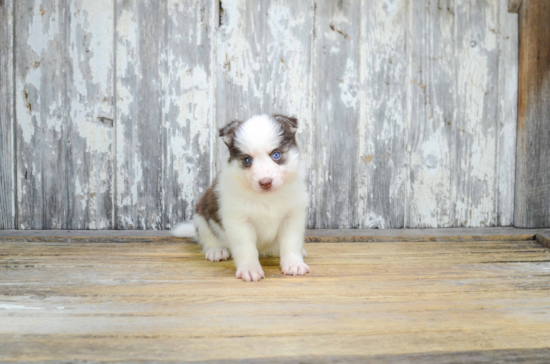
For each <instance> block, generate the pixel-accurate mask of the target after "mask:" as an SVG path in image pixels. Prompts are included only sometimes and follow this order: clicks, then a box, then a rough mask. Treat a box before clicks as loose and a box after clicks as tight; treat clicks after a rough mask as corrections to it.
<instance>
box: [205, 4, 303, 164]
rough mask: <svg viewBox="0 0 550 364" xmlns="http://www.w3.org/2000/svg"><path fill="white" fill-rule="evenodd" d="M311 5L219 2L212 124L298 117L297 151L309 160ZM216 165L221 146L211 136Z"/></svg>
mask: <svg viewBox="0 0 550 364" xmlns="http://www.w3.org/2000/svg"><path fill="white" fill-rule="evenodd" d="M313 23H314V13H313V8H312V3H311V2H308V1H291V0H279V1H270V2H257V1H251V0H236V1H221V2H220V8H219V24H218V25H219V28H218V30H217V32H216V33H217V36H216V54H217V61H216V72H217V85H216V86H217V107H216V108H217V111H216V112H217V122H218V125H217V126H218V127H221V126H223V125H225V124H226V123H228V122H229V121H231V120H235V119H239V120H246V119H248V118H249V117H250V116H252V115H254V114H262V113H266V114H270V113H282V114H287V115H295V116H296V117H297V118H298V141H299V145H300V147H301V149H302V155H303V156H304V159H305V161H306V164H307V165H308V168H309V164H310V163H311V153H312V147H311V144H312V135H313V132H314V131H313V130H312V128H313V125H312V120H311V104H310V102H311V98H310V94H311V90H310V88H311V84H310V74H311V40H312V29H313ZM215 146H216V148H217V160H216V161H217V167H218V170H219V168H220V167H221V163H223V162H224V161H225V158H226V155H227V150H226V149H227V148H226V146H225V145H224V144H223V143H220V141H219V138H217V137H216V143H215Z"/></svg>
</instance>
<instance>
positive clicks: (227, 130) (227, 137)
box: [219, 120, 243, 148]
mask: <svg viewBox="0 0 550 364" xmlns="http://www.w3.org/2000/svg"><path fill="white" fill-rule="evenodd" d="M242 123H243V122H242V121H240V120H233V121H232V122H230V123H229V124H227V125H226V126H224V127H223V128H220V130H219V132H220V136H221V137H222V139H223V142H224V143H225V145H227V147H228V148H231V146H232V145H233V138H235V132H236V131H237V128H238V127H239V126H240V125H241V124H242Z"/></svg>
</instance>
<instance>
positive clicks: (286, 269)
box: [281, 261, 311, 276]
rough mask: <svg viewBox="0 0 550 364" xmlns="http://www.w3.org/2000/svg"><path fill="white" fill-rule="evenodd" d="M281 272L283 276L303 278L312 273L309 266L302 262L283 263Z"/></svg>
mask: <svg viewBox="0 0 550 364" xmlns="http://www.w3.org/2000/svg"><path fill="white" fill-rule="evenodd" d="M281 272H283V274H288V275H292V276H296V275H298V276H303V275H304V274H306V273H310V272H311V269H309V266H308V265H307V264H306V263H304V262H300V261H288V262H284V261H282V262H281Z"/></svg>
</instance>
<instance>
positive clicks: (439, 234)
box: [0, 228, 550, 243]
mask: <svg viewBox="0 0 550 364" xmlns="http://www.w3.org/2000/svg"><path fill="white" fill-rule="evenodd" d="M537 234H550V229H516V228H449V229H383V230H381V229H351V230H346V229H338V230H336V229H335V230H307V231H306V241H308V242H342V241H362V242H397V241H401V242H420V241H438V242H466V241H491V240H501V241H521V240H534V239H535V235H537ZM0 239H1V240H3V241H21V242H33V241H46V242H47V241H57V242H98V243H99V242H126V243H129V242H184V241H186V239H181V238H175V237H173V236H172V235H171V233H170V232H169V231H152V230H149V231H128V230H126V231H124V230H102V231H90V230H86V231H82V230H65V231H55V230H3V231H0Z"/></svg>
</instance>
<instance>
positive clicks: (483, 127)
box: [453, 1, 499, 227]
mask: <svg viewBox="0 0 550 364" xmlns="http://www.w3.org/2000/svg"><path fill="white" fill-rule="evenodd" d="M454 4H455V6H454V10H453V12H454V14H455V15H454V16H455V36H456V43H455V54H456V62H457V71H456V72H457V74H456V77H457V94H456V108H457V111H456V123H455V124H454V125H453V128H454V138H455V148H456V149H455V155H454V159H455V161H454V166H455V170H454V176H453V179H454V180H453V183H454V185H453V188H454V189H455V191H456V200H455V203H456V208H455V211H453V213H454V222H453V225H454V226H464V227H471V226H495V225H496V224H497V211H498V208H497V202H498V194H497V187H498V183H497V154H496V151H497V141H498V132H497V131H498V122H497V117H498V65H499V48H498V39H497V34H496V33H497V29H498V25H499V11H498V10H499V6H498V5H499V3H498V2H497V1H493V2H469V1H467V2H454Z"/></svg>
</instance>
